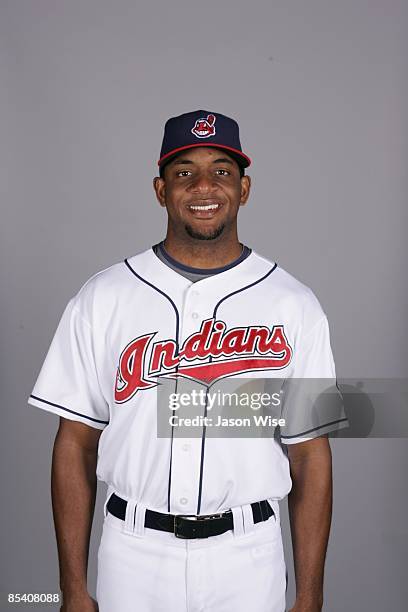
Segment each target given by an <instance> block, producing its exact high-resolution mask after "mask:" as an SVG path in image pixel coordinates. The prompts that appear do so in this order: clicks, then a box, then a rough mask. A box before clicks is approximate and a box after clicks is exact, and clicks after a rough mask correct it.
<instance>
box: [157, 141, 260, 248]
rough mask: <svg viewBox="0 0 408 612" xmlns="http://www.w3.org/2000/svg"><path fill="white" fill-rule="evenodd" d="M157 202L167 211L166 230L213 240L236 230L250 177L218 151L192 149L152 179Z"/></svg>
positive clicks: (223, 153) (179, 156)
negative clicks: (162, 175) (159, 175)
mask: <svg viewBox="0 0 408 612" xmlns="http://www.w3.org/2000/svg"><path fill="white" fill-rule="evenodd" d="M153 184H154V188H155V191H156V196H157V199H158V200H159V202H160V204H161V205H162V206H165V207H166V208H167V213H168V217H169V229H171V231H173V232H174V234H176V235H178V236H179V237H182V236H183V235H184V236H185V237H187V236H186V234H187V235H188V236H190V237H191V238H194V239H197V240H215V239H216V238H218V237H219V236H221V235H222V234H224V233H225V232H226V231H228V230H231V229H234V228H236V218H237V214H238V210H239V207H240V206H241V205H243V204H245V203H246V201H247V199H248V196H249V190H250V178H249V177H248V176H243V177H242V178H241V177H240V172H239V167H238V164H237V162H236V161H235V160H234V159H233V158H232V157H230V155H228V154H227V153H226V152H225V151H223V150H222V149H215V148H212V147H195V148H193V149H187V150H186V151H183V152H181V153H180V154H179V155H178V156H177V157H176V158H175V159H173V160H172V161H171V162H169V163H168V164H167V165H166V167H165V170H164V178H163V179H162V178H158V177H156V178H155V179H154V183H153Z"/></svg>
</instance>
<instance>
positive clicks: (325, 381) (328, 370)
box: [281, 314, 349, 444]
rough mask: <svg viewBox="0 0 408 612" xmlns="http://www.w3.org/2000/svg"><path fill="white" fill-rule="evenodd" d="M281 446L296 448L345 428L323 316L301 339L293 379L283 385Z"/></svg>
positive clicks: (327, 327) (339, 393) (340, 397)
mask: <svg viewBox="0 0 408 612" xmlns="http://www.w3.org/2000/svg"><path fill="white" fill-rule="evenodd" d="M281 417H283V418H284V419H285V426H284V427H282V428H281V442H283V443H284V444H296V443H298V442H304V441H306V440H311V439H313V438H316V437H319V436H322V435H324V434H327V433H329V432H330V431H334V430H337V429H342V428H344V427H348V425H349V423H348V420H347V418H346V414H345V412H344V403H343V398H342V396H341V392H340V390H339V388H338V385H337V379H336V370H335V365H334V359H333V354H332V349H331V345H330V333H329V324H328V321H327V317H326V315H325V314H323V316H322V317H321V318H320V319H319V321H318V322H317V323H316V324H315V325H314V326H313V328H312V329H311V330H310V331H309V333H307V334H306V336H305V337H304V338H303V339H302V345H301V347H300V350H299V353H298V354H297V355H295V364H294V371H293V377H291V378H288V379H286V380H285V381H284V384H283V397H282V412H281Z"/></svg>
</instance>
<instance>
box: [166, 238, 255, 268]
mask: <svg viewBox="0 0 408 612" xmlns="http://www.w3.org/2000/svg"><path fill="white" fill-rule="evenodd" d="M164 248H165V249H166V251H167V253H168V254H169V255H170V256H171V257H173V259H176V260H177V261H179V262H180V263H182V264H184V265H186V266H190V267H192V268H203V269H206V268H208V269H211V268H221V267H222V266H227V265H228V264H230V263H232V262H233V261H234V260H235V259H237V258H238V257H239V256H240V255H241V253H242V249H243V247H242V244H241V243H240V242H239V240H238V237H237V236H235V237H234V238H233V239H230V240H224V239H223V238H222V236H220V237H219V238H217V239H215V240H197V239H194V238H191V239H190V240H188V239H183V240H177V238H176V237H175V236H169V233H167V236H166V239H165V241H164Z"/></svg>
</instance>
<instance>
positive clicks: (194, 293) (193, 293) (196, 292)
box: [191, 289, 200, 297]
mask: <svg viewBox="0 0 408 612" xmlns="http://www.w3.org/2000/svg"><path fill="white" fill-rule="evenodd" d="M191 295H193V296H194V297H197V296H198V295H200V294H199V293H198V291H196V290H195V289H194V291H192V292H191Z"/></svg>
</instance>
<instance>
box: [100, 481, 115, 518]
mask: <svg viewBox="0 0 408 612" xmlns="http://www.w3.org/2000/svg"><path fill="white" fill-rule="evenodd" d="M113 492H114V488H113V487H112V485H108V490H107V493H106V499H105V501H104V504H103V518H104V519H105V518H106V517H107V516H108V508H107V505H108V501H109V500H110V498H111V495H112V493H113Z"/></svg>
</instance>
